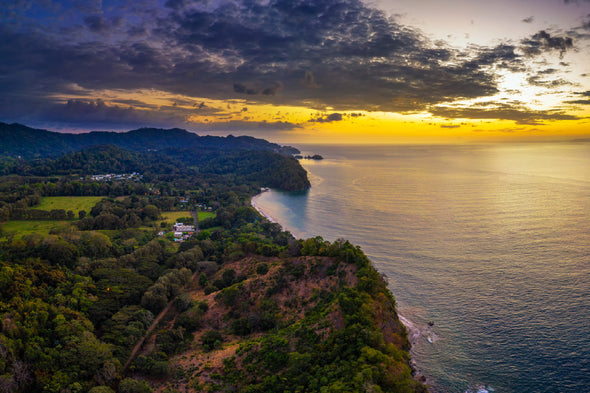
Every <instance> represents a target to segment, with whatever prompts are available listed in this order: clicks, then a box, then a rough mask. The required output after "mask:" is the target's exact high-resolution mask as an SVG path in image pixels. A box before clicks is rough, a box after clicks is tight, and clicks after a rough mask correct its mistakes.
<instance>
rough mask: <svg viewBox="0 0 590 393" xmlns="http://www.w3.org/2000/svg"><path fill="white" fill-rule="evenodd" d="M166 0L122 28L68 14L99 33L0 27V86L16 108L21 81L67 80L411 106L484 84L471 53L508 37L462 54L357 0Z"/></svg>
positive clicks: (36, 87)
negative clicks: (98, 37)
mask: <svg viewBox="0 0 590 393" xmlns="http://www.w3.org/2000/svg"><path fill="white" fill-rule="evenodd" d="M167 6H168V8H165V9H164V8H157V7H156V6H155V2H150V1H148V2H139V3H138V2H127V3H125V7H124V9H123V11H124V12H125V13H127V14H124V16H125V29H124V30H123V29H120V28H118V27H116V26H115V25H117V23H115V22H114V19H113V16H112V15H106V14H105V13H104V12H103V13H102V14H101V13H100V12H98V11H97V9H96V6H92V7H89V8H88V9H87V10H86V11H85V13H80V14H79V18H80V19H79V20H80V22H81V25H83V26H86V27H87V28H88V30H89V31H90V32H92V33H105V34H106V33H109V34H114V35H112V39H110V40H94V39H93V38H88V37H93V36H92V35H91V36H88V35H84V34H79V35H75V36H71V35H66V34H65V33H63V32H62V30H55V31H52V33H51V34H48V33H44V32H42V31H33V30H22V29H21V30H18V31H17V30H16V29H12V28H2V29H0V40H1V42H3V43H4V44H0V57H1V58H2V59H9V60H8V61H7V64H2V65H0V69H1V71H2V74H3V75H5V76H6V77H5V78H3V79H2V80H1V81H0V89H1V90H2V91H7V90H6V88H7V87H8V86H7V85H8V84H13V85H15V84H16V85H18V86H16V87H17V88H18V93H19V94H18V95H19V97H21V98H20V100H21V102H22V104H21V105H22V107H23V109H24V108H25V107H27V102H26V101H30V99H29V98H25V97H27V95H28V93H32V94H34V95H36V96H41V97H40V98H43V99H46V100H47V99H50V97H52V96H55V95H60V96H63V88H64V86H66V85H68V84H72V83H75V84H77V85H79V86H82V87H84V88H85V89H121V90H124V89H152V88H153V89H157V90H162V91H166V92H169V93H173V94H179V95H187V96H201V97H208V98H212V99H228V98H235V95H236V94H244V95H248V96H253V97H254V96H255V97H256V100H257V101H260V102H264V103H272V104H276V105H302V106H311V107H314V108H317V109H324V108H327V107H333V108H335V109H336V110H369V111H373V110H383V111H420V110H424V109H425V108H427V107H428V106H429V105H432V104H437V103H441V102H445V101H449V100H455V99H465V98H474V97H481V96H486V95H491V94H494V93H495V92H497V87H496V80H495V76H494V75H493V74H492V73H491V72H490V71H487V70H484V69H482V67H481V65H482V64H484V63H486V64H490V63H491V62H494V61H505V62H509V63H511V64H515V62H516V61H517V59H516V58H515V57H514V53H512V52H513V48H512V47H505V48H501V47H498V48H495V49H493V50H492V51H491V52H493V56H492V57H489V58H487V59H486V58H485V56H486V51H484V50H482V53H481V56H480V58H479V59H478V60H477V61H478V62H479V64H474V63H469V61H467V60H462V58H461V57H460V53H458V52H457V51H456V50H454V49H452V48H447V47H444V46H441V45H440V44H435V43H433V42H430V41H428V40H427V39H426V38H424V36H423V34H422V33H421V32H419V31H417V30H414V29H412V28H410V27H408V26H402V25H400V24H399V23H398V22H397V21H396V20H395V19H394V18H392V17H389V16H387V15H386V14H385V13H383V12H382V11H380V10H377V9H375V8H372V7H370V6H367V5H365V4H364V3H362V2H361V1H358V0H323V1H319V2H318V1H311V0H302V1H299V2H290V1H271V2H268V1H262V0H251V1H243V2H242V1H226V2H223V3H221V2H201V3H192V2H191V4H188V2H184V1H172V0H171V1H168V2H167ZM99 11H102V10H101V9H100V7H99ZM119 25H122V22H119ZM73 26H75V24H72V27H73ZM61 28H64V26H61ZM115 33H116V34H115ZM487 55H488V56H490V54H487ZM279 81H280V82H279ZM12 87H13V88H14V87H15V86H12ZM11 90H12V91H14V89H11ZM253 97H252V98H253ZM12 99H13V98H12ZM1 112H2V110H0V115H5V113H1Z"/></svg>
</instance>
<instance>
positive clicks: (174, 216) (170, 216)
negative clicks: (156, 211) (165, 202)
mask: <svg viewBox="0 0 590 393" xmlns="http://www.w3.org/2000/svg"><path fill="white" fill-rule="evenodd" d="M197 214H198V215H199V221H201V220H204V219H205V218H209V217H215V213H212V212H197ZM162 217H163V218H164V220H163V221H166V222H168V223H175V222H177V221H176V220H178V219H179V218H181V217H192V215H191V212H190V211H188V210H187V211H180V212H162ZM191 222H192V220H191ZM185 224H190V222H187V223H185Z"/></svg>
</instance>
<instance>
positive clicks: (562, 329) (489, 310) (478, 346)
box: [253, 143, 590, 393]
mask: <svg viewBox="0 0 590 393" xmlns="http://www.w3.org/2000/svg"><path fill="white" fill-rule="evenodd" d="M297 147H299V148H300V149H301V150H302V151H303V153H304V154H307V153H318V154H321V155H322V156H323V157H324V160H322V161H313V160H302V161H301V164H302V165H303V166H304V167H305V169H306V170H307V171H308V172H309V176H310V180H311V183H312V188H311V189H310V190H309V191H307V192H302V193H286V192H280V191H276V190H271V191H269V192H264V193H262V194H260V195H259V196H257V197H255V198H254V199H253V204H254V205H255V206H256V207H257V208H258V209H259V210H260V211H261V212H263V213H264V214H266V215H267V216H269V217H271V218H272V219H273V220H275V221H276V222H278V223H280V224H281V225H282V226H283V228H284V229H285V230H288V231H290V232H291V233H293V234H294V235H295V236H297V237H299V238H307V237H312V236H322V237H323V238H324V239H327V240H330V241H333V240H335V239H337V238H346V239H349V240H351V241H352V242H353V243H355V244H357V245H360V246H361V247H362V249H363V251H364V252H365V253H366V254H367V255H368V256H369V257H370V258H371V260H372V261H373V263H374V265H375V267H376V268H377V269H378V270H379V271H380V272H381V273H383V274H384V275H386V277H387V280H388V282H389V287H390V289H391V291H392V293H393V294H394V296H395V298H396V300H397V305H398V313H399V314H400V315H401V317H402V318H403V320H404V322H405V323H406V325H407V326H408V330H409V333H410V339H411V342H412V359H413V361H414V362H415V364H416V368H417V369H418V372H419V373H420V374H422V375H424V376H425V377H426V378H427V383H428V384H429V385H430V390H431V391H432V392H433V393H439V392H440V393H447V392H449V393H450V392H477V391H478V390H480V391H484V390H487V391H489V392H496V393H501V392H502V393H504V392H513V393H526V392H576V393H579V392H588V391H590V143H535V144H525V143H519V144H488V145H485V144H481V145H451V146H449V145H436V146H422V145H415V146H407V145H392V146H385V145H381V146H345V145H337V146H327V145H318V146H312V145H298V146H297Z"/></svg>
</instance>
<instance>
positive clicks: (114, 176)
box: [90, 172, 143, 181]
mask: <svg viewBox="0 0 590 393" xmlns="http://www.w3.org/2000/svg"><path fill="white" fill-rule="evenodd" d="M90 178H91V179H92V180H94V181H112V180H141V179H143V175H140V174H139V173H137V172H132V173H107V174H104V175H91V176H90Z"/></svg>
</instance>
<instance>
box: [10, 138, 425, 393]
mask: <svg viewBox="0 0 590 393" xmlns="http://www.w3.org/2000/svg"><path fill="white" fill-rule="evenodd" d="M149 154H152V153H138V152H128V151H124V150H121V149H119V148H115V147H106V148H92V149H90V150H88V151H84V152H78V153H73V154H71V155H66V156H63V157H60V158H57V159H51V160H49V159H47V160H36V161H29V162H22V161H16V162H8V163H6V164H5V165H4V166H3V167H4V168H11V169H9V170H8V171H7V172H6V173H5V176H3V177H2V178H0V225H2V224H1V223H4V222H8V224H5V225H2V227H1V229H0V231H1V232H0V354H1V356H0V391H2V392H7V393H17V392H19V393H21V392H22V393H25V392H26V393H29V392H43V393H58V392H59V393H77V392H92V393H99V392H111V393H112V392H121V393H126V392H152V391H161V392H164V391H166V392H176V391H184V392H189V391H194V392H199V391H212V392H213V391H239V392H273V391H274V392H286V391H292V392H295V391H301V392H303V391H309V392H312V391H322V392H336V391H375V392H378V391H395V392H398V391H399V392H420V391H424V387H423V386H422V385H421V384H420V383H419V382H416V381H415V380H413V379H412V376H411V370H410V367H409V358H408V353H407V350H408V341H407V338H406V333H405V330H404V328H403V326H402V325H401V324H400V323H399V320H398V319H397V316H396V314H395V302H394V299H393V297H392V296H391V294H390V293H389V291H388V290H387V286H386V283H385V281H384V280H383V279H382V277H381V276H380V275H379V274H378V273H377V272H376V271H375V269H374V268H373V267H372V266H371V264H370V262H369V260H368V259H367V257H366V256H365V255H364V254H363V253H362V251H361V250H360V249H359V248H358V247H355V246H353V245H351V244H350V243H348V242H346V241H337V242H334V243H329V242H326V241H324V240H323V239H321V238H314V239H307V240H297V239H295V238H293V236H292V235H291V234H290V233H288V232H284V231H282V230H281V228H280V226H279V225H277V224H273V223H269V222H268V221H266V220H264V219H262V217H261V216H260V215H259V214H258V213H257V212H256V211H255V210H254V209H253V208H252V207H251V206H250V204H249V199H250V198H251V197H252V196H253V195H254V194H255V193H257V192H258V191H259V188H260V187H261V186H263V185H265V186H266V185H271V186H273V184H274V183H272V181H277V184H279V185H281V186H283V187H284V188H289V187H293V188H295V189H296V188H298V187H299V186H300V185H301V184H302V183H304V182H305V181H306V180H307V178H306V177H305V178H304V177H302V176H301V172H300V171H299V168H300V167H299V166H298V165H293V164H292V162H291V159H290V158H286V157H283V156H280V155H276V154H275V153H271V152H258V151H254V152H252V151H250V152H248V151H241V150H228V151H227V152H225V153H224V155H223V156H221V157H217V158H214V157H208V158H207V157H206V156H202V158H199V159H195V160H194V161H190V160H189V159H188V158H187V159H186V160H185V161H186V162H185V164H183V165H176V164H175V162H177V161H174V160H179V161H183V160H184V158H182V157H180V158H179V156H176V158H173V157H172V155H165V154H164V153H159V154H164V155H163V156H162V157H168V158H167V160H162V161H160V162H155V160H153V159H151V158H150V157H152V156H149ZM187 154H188V153H187ZM279 157H280V158H279ZM152 158H153V157H152ZM78 160H82V161H78ZM199 160H201V162H199ZM293 161H294V160H293ZM294 162H295V163H296V161H294ZM109 163H110V164H109ZM132 167H134V168H137V170H138V172H140V173H142V174H143V177H142V178H134V179H127V178H125V179H121V180H112V179H111V180H108V181H97V180H94V179H92V178H91V177H89V176H87V175H90V174H95V173H96V171H98V170H99V169H100V170H101V171H104V172H107V173H113V172H116V171H118V170H125V171H127V170H128V169H127V168H132ZM171 167H174V168H175V171H171V172H168V170H169V169H170V168H171ZM68 168H69V169H68ZM301 170H302V169H301ZM303 173H304V172H303ZM71 196H81V197H82V198H84V197H85V196H93V197H100V198H96V199H93V200H92V202H93V203H92V206H91V207H90V206H88V205H87V206H86V207H85V208H84V209H83V210H79V211H77V212H74V210H77V208H76V209H74V208H73V207H72V209H74V210H66V208H67V206H57V205H51V207H55V208H52V209H51V210H43V209H40V208H41V207H43V206H46V207H47V206H50V205H48V204H47V201H48V200H47V199H44V198H47V197H71ZM54 201H63V199H54ZM89 201H90V199H85V200H84V203H88V202H89ZM80 202H82V201H80ZM71 206H79V204H75V203H72V205H71ZM203 206H207V210H206V212H207V213H208V214H207V216H208V217H206V215H202V218H203V219H202V220H201V221H200V222H199V225H200V231H199V232H198V234H195V235H194V236H193V237H192V238H191V239H189V240H187V241H184V242H182V243H177V242H174V241H173V240H170V239H169V238H168V237H166V236H162V235H161V233H160V232H161V231H164V232H166V231H168V232H169V231H171V230H172V228H171V224H172V223H171V222H170V220H169V218H170V217H174V218H176V217H180V216H179V214H185V213H186V212H187V211H191V210H193V209H195V210H199V209H201V208H202V207H203ZM39 212H41V213H39ZM40 216H43V217H40ZM205 217H206V218H205ZM33 219H35V221H32V220H33ZM33 223H47V225H46V226H43V225H39V224H33ZM19 225H20V227H19ZM35 225H37V226H35ZM25 228H26V229H25ZM25 230H26V232H24V231H25Z"/></svg>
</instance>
